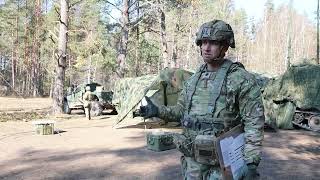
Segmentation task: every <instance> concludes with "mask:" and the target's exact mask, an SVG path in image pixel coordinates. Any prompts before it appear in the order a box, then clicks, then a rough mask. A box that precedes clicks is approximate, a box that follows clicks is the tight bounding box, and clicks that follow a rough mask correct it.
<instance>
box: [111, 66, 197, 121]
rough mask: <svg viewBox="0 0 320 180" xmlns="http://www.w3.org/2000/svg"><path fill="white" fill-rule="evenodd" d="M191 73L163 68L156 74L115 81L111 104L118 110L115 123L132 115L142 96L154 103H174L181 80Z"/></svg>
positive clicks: (180, 86)
mask: <svg viewBox="0 0 320 180" xmlns="http://www.w3.org/2000/svg"><path fill="white" fill-rule="evenodd" d="M192 74H193V73H192V72H189V71H186V70H182V69H169V68H167V69H164V70H162V71H161V72H160V73H159V74H158V75H145V76H141V77H137V78H124V79H120V80H119V81H117V82H116V83H115V87H114V89H113V92H114V94H113V99H112V104H114V105H115V106H116V110H117V112H118V120H117V123H119V122H121V121H122V120H123V119H124V118H126V117H127V116H129V117H132V114H133V111H134V110H135V109H137V108H138V106H139V103H140V101H141V100H142V99H143V97H144V96H148V97H150V99H151V100H152V101H153V103H155V104H156V105H169V106H172V105H175V104H176V103H177V99H178V95H179V93H180V91H181V90H182V87H183V82H184V81H185V80H187V79H188V78H189V77H190V76H191V75H192Z"/></svg>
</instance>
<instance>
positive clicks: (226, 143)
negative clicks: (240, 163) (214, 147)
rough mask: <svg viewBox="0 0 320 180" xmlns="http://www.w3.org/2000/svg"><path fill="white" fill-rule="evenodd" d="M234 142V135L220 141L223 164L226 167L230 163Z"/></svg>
mask: <svg viewBox="0 0 320 180" xmlns="http://www.w3.org/2000/svg"><path fill="white" fill-rule="evenodd" d="M232 143H233V137H228V138H225V139H223V140H221V141H220V147H221V152H222V158H223V164H224V166H225V167H227V166H229V165H230V151H229V150H230V149H229V148H230V146H231V144H232Z"/></svg>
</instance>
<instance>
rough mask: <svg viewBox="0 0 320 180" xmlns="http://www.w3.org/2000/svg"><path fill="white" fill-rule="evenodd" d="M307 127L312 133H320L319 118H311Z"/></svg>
mask: <svg viewBox="0 0 320 180" xmlns="http://www.w3.org/2000/svg"><path fill="white" fill-rule="evenodd" d="M309 127H310V128H311V129H312V130H314V131H320V117H319V116H312V117H311V118H310V119H309Z"/></svg>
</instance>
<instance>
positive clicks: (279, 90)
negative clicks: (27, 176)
mask: <svg viewBox="0 0 320 180" xmlns="http://www.w3.org/2000/svg"><path fill="white" fill-rule="evenodd" d="M319 78H320V66H319V65H313V64H300V65H296V66H291V67H290V68H289V69H288V70H287V71H286V72H285V73H284V74H283V75H282V76H280V77H278V78H276V79H272V80H270V81H269V82H268V84H267V85H266V86H265V88H264V92H263V100H264V107H265V112H266V113H265V115H266V122H267V123H268V124H271V125H276V126H277V127H278V128H283V129H292V128H293V127H292V123H291V121H292V120H293V116H294V111H295V110H296V109H297V108H299V109H302V110H310V109H313V110H318V111H320V80H319Z"/></svg>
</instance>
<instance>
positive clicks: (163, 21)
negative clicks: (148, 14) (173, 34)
mask: <svg viewBox="0 0 320 180" xmlns="http://www.w3.org/2000/svg"><path fill="white" fill-rule="evenodd" d="M159 3H161V1H159ZM160 6H161V8H160V36H161V46H162V62H163V66H164V68H166V67H169V66H170V65H169V60H168V44H167V33H166V15H165V13H164V9H163V5H160Z"/></svg>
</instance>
